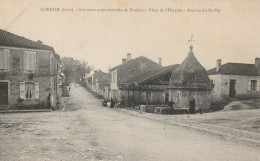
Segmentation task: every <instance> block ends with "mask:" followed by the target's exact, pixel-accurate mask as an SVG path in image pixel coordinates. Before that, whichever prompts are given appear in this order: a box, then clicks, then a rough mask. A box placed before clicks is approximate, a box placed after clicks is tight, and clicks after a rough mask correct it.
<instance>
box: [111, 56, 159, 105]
mask: <svg viewBox="0 0 260 161" xmlns="http://www.w3.org/2000/svg"><path fill="white" fill-rule="evenodd" d="M158 68H161V65H160V64H159V63H156V62H154V61H152V60H150V59H148V58H146V57H143V56H140V57H138V58H135V59H131V54H130V53H128V54H127V58H126V59H125V58H123V59H122V64H120V65H118V66H116V67H114V68H112V69H111V70H110V90H109V97H110V98H113V99H117V100H122V96H123V97H125V95H126V93H127V87H126V84H127V83H126V81H127V80H129V79H131V78H133V77H135V76H137V75H140V74H143V73H146V72H147V71H150V70H154V69H158Z"/></svg>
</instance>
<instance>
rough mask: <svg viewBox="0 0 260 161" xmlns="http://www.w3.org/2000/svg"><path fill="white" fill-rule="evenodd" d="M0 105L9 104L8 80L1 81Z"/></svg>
mask: <svg viewBox="0 0 260 161" xmlns="http://www.w3.org/2000/svg"><path fill="white" fill-rule="evenodd" d="M0 105H8V82H0Z"/></svg>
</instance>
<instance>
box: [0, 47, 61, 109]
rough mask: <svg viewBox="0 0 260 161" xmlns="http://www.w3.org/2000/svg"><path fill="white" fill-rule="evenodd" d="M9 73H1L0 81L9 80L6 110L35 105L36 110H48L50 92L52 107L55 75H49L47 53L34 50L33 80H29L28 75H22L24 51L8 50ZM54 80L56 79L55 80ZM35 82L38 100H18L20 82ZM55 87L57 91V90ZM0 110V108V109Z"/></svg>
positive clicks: (55, 94)
mask: <svg viewBox="0 0 260 161" xmlns="http://www.w3.org/2000/svg"><path fill="white" fill-rule="evenodd" d="M9 51H10V71H8V72H5V73H1V75H4V76H3V77H1V78H0V81H1V80H9V81H10V83H9V87H8V88H9V91H10V92H9V96H8V104H9V105H8V108H12V109H15V108H18V106H19V105H21V106H22V105H24V106H26V107H28V108H30V107H29V106H35V105H37V108H48V107H47V100H48V96H49V93H50V91H51V93H52V95H53V96H54V97H53V99H54V105H55V104H56V102H57V97H58V92H57V91H56V90H55V89H54V85H55V83H54V81H55V80H56V81H57V84H58V76H57V75H56V74H50V58H49V57H50V53H51V52H48V51H41V50H35V51H34V52H36V71H35V73H33V78H32V79H29V76H28V75H29V74H27V73H24V54H23V53H24V51H26V50H22V49H10V50H9ZM55 78H56V79H55ZM25 81H30V82H37V83H39V99H28V100H22V99H20V82H25ZM58 88H59V87H58V86H57V90H58ZM0 108H1V107H0Z"/></svg>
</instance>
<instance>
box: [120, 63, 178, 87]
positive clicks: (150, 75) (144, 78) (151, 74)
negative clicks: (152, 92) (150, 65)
mask: <svg viewBox="0 0 260 161" xmlns="http://www.w3.org/2000/svg"><path fill="white" fill-rule="evenodd" d="M177 66H179V65H178V64H175V65H169V66H166V67H161V68H159V69H154V70H151V71H148V72H145V73H142V74H139V75H137V76H135V77H133V78H131V79H129V80H127V81H126V82H125V83H127V84H132V83H138V84H144V83H146V82H149V81H152V80H154V79H157V78H159V77H161V76H163V75H165V74H170V73H171V72H172V71H173V70H174V69H175V68H176V67H177Z"/></svg>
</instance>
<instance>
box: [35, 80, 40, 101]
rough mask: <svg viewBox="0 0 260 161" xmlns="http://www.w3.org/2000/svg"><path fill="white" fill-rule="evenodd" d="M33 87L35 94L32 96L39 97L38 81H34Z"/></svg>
mask: <svg viewBox="0 0 260 161" xmlns="http://www.w3.org/2000/svg"><path fill="white" fill-rule="evenodd" d="M34 89H35V96H34V98H36V99H39V98H40V97H39V96H40V85H39V83H35V84H34Z"/></svg>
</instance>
